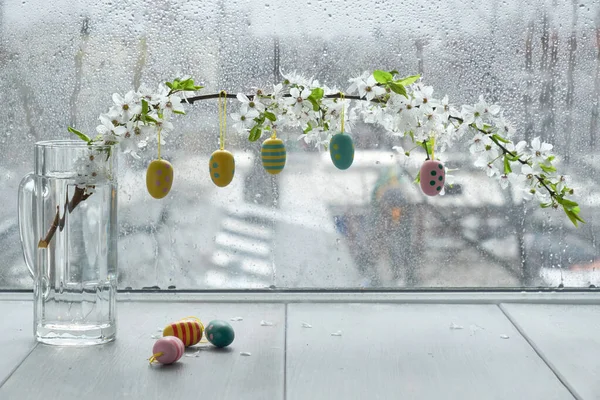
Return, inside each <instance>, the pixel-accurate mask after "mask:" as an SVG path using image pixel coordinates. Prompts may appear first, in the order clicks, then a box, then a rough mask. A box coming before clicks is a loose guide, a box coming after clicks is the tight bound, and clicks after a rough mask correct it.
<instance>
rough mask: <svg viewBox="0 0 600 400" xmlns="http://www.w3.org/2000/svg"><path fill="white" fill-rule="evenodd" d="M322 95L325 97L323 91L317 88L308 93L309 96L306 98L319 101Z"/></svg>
mask: <svg viewBox="0 0 600 400" xmlns="http://www.w3.org/2000/svg"><path fill="white" fill-rule="evenodd" d="M324 95H325V91H324V90H323V89H321V88H320V87H318V88H314V89H313V90H312V92H310V96H308V97H312V98H313V99H315V100H319V99H322V98H323V96H324Z"/></svg>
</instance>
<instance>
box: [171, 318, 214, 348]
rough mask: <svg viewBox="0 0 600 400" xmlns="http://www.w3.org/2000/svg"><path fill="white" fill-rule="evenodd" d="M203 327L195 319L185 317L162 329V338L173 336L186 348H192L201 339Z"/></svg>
mask: <svg viewBox="0 0 600 400" xmlns="http://www.w3.org/2000/svg"><path fill="white" fill-rule="evenodd" d="M203 332H204V325H202V322H201V321H200V320H199V319H198V318H196V317H187V318H184V319H182V320H180V321H177V322H174V323H172V324H169V325H167V326H166V327H165V329H163V336H175V337H177V338H179V339H181V341H182V342H183V344H184V345H185V346H186V347H187V346H193V345H195V344H196V343H198V342H199V341H200V340H201V339H202V333H203Z"/></svg>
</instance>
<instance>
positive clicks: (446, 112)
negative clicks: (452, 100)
mask: <svg viewBox="0 0 600 400" xmlns="http://www.w3.org/2000/svg"><path fill="white" fill-rule="evenodd" d="M435 112H436V113H437V114H438V115H439V116H440V118H441V119H442V120H444V121H446V120H447V119H448V117H450V104H448V95H446V96H444V98H443V99H442V101H440V102H439V104H437V106H436V107H435Z"/></svg>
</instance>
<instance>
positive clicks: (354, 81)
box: [346, 71, 370, 94]
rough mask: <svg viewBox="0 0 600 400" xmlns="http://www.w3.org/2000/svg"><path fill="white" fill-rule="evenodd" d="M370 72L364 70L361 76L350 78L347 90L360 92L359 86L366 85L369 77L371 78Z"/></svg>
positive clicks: (348, 91)
mask: <svg viewBox="0 0 600 400" xmlns="http://www.w3.org/2000/svg"><path fill="white" fill-rule="evenodd" d="M369 75H370V74H369V72H368V71H365V72H363V73H362V74H361V75H360V76H358V77H356V78H350V79H348V82H350V83H351V84H350V86H349V87H348V89H347V90H346V93H348V94H353V93H355V92H358V87H359V86H366V85H367V79H368V78H369Z"/></svg>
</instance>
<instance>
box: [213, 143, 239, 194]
mask: <svg viewBox="0 0 600 400" xmlns="http://www.w3.org/2000/svg"><path fill="white" fill-rule="evenodd" d="M208 170H209V171H210V179H212V181H213V183H214V184H215V185H217V186H219V187H225V186H227V185H229V184H230V183H231V181H232V180H233V175H234V174H235V160H234V159H233V154H231V153H230V152H228V151H227V150H217V151H215V152H214V153H212V155H211V156H210V160H209V161H208Z"/></svg>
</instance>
